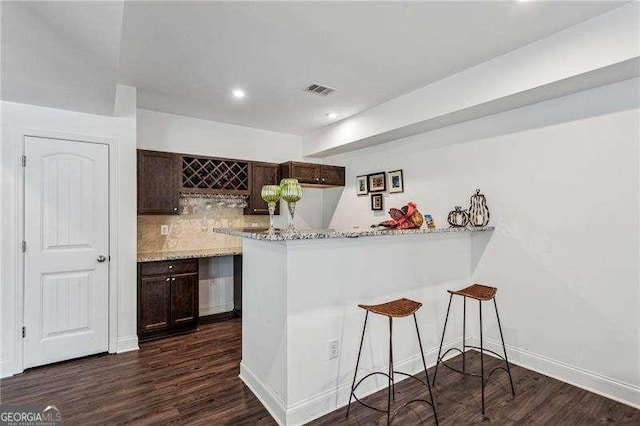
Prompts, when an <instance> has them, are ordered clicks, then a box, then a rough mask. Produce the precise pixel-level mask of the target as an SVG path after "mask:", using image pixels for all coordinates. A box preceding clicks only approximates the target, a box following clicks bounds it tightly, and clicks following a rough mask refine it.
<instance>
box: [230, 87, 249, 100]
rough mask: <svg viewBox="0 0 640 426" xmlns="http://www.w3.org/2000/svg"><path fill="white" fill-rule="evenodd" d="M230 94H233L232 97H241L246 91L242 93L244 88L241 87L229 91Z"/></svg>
mask: <svg viewBox="0 0 640 426" xmlns="http://www.w3.org/2000/svg"><path fill="white" fill-rule="evenodd" d="M231 94H232V95H233V97H234V98H237V99H242V98H244V97H245V96H246V93H244V90H242V89H234V90H233V92H231Z"/></svg>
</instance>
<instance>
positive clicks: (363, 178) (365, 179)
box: [356, 175, 369, 196]
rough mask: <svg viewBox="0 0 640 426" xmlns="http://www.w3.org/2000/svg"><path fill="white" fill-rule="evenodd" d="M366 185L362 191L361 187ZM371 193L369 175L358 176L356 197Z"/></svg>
mask: <svg viewBox="0 0 640 426" xmlns="http://www.w3.org/2000/svg"><path fill="white" fill-rule="evenodd" d="M360 184H363V185H364V188H363V189H361V185H360ZM368 193H369V178H368V177H367V175H360V176H356V195H358V196H360V195H367V194H368Z"/></svg>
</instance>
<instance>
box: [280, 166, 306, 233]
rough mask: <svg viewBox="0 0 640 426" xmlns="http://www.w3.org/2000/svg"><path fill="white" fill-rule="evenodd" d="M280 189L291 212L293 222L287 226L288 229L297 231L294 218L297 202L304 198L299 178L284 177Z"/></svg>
mask: <svg viewBox="0 0 640 426" xmlns="http://www.w3.org/2000/svg"><path fill="white" fill-rule="evenodd" d="M280 190H281V191H282V199H283V200H285V201H286V202H287V207H288V208H289V214H291V222H289V225H288V226H287V230H288V231H291V232H293V231H295V228H294V226H293V218H294V215H295V211H296V203H297V202H298V201H300V199H302V186H300V182H298V179H282V180H281V181H280Z"/></svg>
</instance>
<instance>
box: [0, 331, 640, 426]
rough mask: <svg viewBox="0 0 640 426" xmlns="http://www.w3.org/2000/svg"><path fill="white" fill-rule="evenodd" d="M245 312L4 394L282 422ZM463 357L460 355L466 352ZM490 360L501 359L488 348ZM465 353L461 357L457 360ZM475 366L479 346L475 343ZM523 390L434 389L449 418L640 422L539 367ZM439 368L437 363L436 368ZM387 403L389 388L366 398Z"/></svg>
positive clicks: (112, 419)
mask: <svg viewBox="0 0 640 426" xmlns="http://www.w3.org/2000/svg"><path fill="white" fill-rule="evenodd" d="M240 321H241V320H240V319H234V320H230V321H225V322H219V323H214V324H205V325H201V326H200V330H199V331H198V332H196V333H193V334H188V335H183V336H177V337H172V338H169V339H164V340H157V341H153V342H149V343H145V344H143V345H142V346H141V349H140V351H136V352H129V353H125V354H120V355H98V356H93V357H88V358H83V359H79V360H74V361H68V362H64V363H59V364H55V365H50V366H45V367H40V368H34V369H30V370H27V371H26V372H25V373H24V374H21V375H18V376H14V377H10V378H7V379H3V380H1V381H0V403H3V404H26V403H46V404H54V405H57V406H58V407H59V408H61V410H62V415H63V420H64V423H65V424H68V425H91V424H110V425H112V424H123V423H135V424H156V425H157V424H163V425H164V424H189V425H219V424H234V425H236V424H251V425H255V424H257V425H273V424H275V422H274V421H273V419H272V418H271V417H270V415H269V414H268V413H267V411H266V410H265V409H264V407H263V406H262V404H260V402H259V401H258V400H257V399H256V398H255V397H254V396H253V394H252V393H251V391H249V389H248V388H247V387H246V386H245V385H244V384H243V383H242V381H241V380H240V379H239V378H238V373H239V362H240V355H241V352H240V333H241V322H240ZM458 358H459V357H458ZM487 358H488V360H487V364H486V365H489V366H492V365H496V363H497V362H498V361H497V360H495V359H492V358H490V357H487ZM456 361H459V359H456V360H454V361H453V364H455V362H456ZM467 362H468V365H469V367H470V368H474V367H477V366H478V362H479V355H478V354H477V353H473V352H470V353H469V356H468V358H467ZM512 372H513V377H514V381H515V385H516V393H517V396H516V398H515V399H514V398H512V397H511V394H510V392H509V388H508V380H507V377H506V374H502V373H500V372H498V373H496V374H495V375H494V376H493V377H492V380H491V381H490V382H489V384H488V385H487V389H486V395H487V417H486V418H484V419H483V418H482V416H481V414H480V387H479V383H478V379H477V378H473V377H462V376H460V375H458V374H456V373H454V372H451V371H449V370H447V369H446V368H442V369H441V370H440V371H439V372H438V381H437V383H436V384H437V386H436V388H435V390H434V392H435V397H436V402H437V408H438V416H439V419H440V424H442V425H464V424H473V423H480V422H483V421H490V422H493V423H497V424H545V425H567V424H599V423H627V424H640V410H636V409H634V408H631V407H628V406H626V405H623V404H620V403H617V402H615V401H612V400H609V399H606V398H603V397H601V396H598V395H595V394H593V393H590V392H587V391H584V390H582V389H579V388H576V387H574V386H571V385H568V384H566V383H563V382H560V381H557V380H554V379H551V378H549V377H545V376H543V375H540V374H538V373H534V372H532V371H529V370H526V369H524V368H520V367H517V366H513V369H512ZM429 373H430V374H433V369H430V370H429ZM417 395H422V396H426V389H425V388H424V387H421V386H419V385H418V384H417V383H416V382H415V381H413V380H405V381H404V382H402V383H399V384H398V385H397V386H396V403H395V404H396V405H395V406H399V405H400V404H402V402H403V401H406V400H408V399H413V398H415V397H416V396H417ZM365 401H367V402H368V403H370V404H372V405H376V406H380V407H384V406H385V404H386V391H382V392H378V393H377V394H374V395H371V396H370V397H368V398H367V399H365ZM345 412H346V408H342V409H339V410H337V411H335V412H333V413H330V414H328V415H326V416H324V417H322V418H320V419H318V420H316V421H314V422H313V424H315V425H334V424H339V423H341V424H353V425H359V424H378V423H379V424H383V423H384V421H385V420H386V416H385V415H383V414H381V413H378V412H375V411H373V410H369V409H367V408H365V407H362V406H360V405H359V404H357V403H356V404H355V405H352V408H351V413H350V415H349V419H345V417H344V415H345ZM420 423H424V424H432V423H433V414H432V412H431V408H430V407H428V406H426V405H414V406H412V407H411V408H408V409H406V410H405V411H402V412H401V413H400V414H398V416H397V417H396V420H395V422H394V424H405V425H407V424H410V425H412V424H420Z"/></svg>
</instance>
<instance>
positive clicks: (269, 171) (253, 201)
mask: <svg viewBox="0 0 640 426" xmlns="http://www.w3.org/2000/svg"><path fill="white" fill-rule="evenodd" d="M279 183H280V165H279V164H272V163H258V162H253V163H251V195H249V203H248V204H249V205H248V206H247V207H246V208H245V209H244V214H248V215H251V214H260V215H265V214H267V215H268V214H269V208H268V207H267V203H265V202H264V201H263V200H262V195H261V192H262V187H263V186H264V185H278V184H279ZM275 214H280V203H276V213H275Z"/></svg>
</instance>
